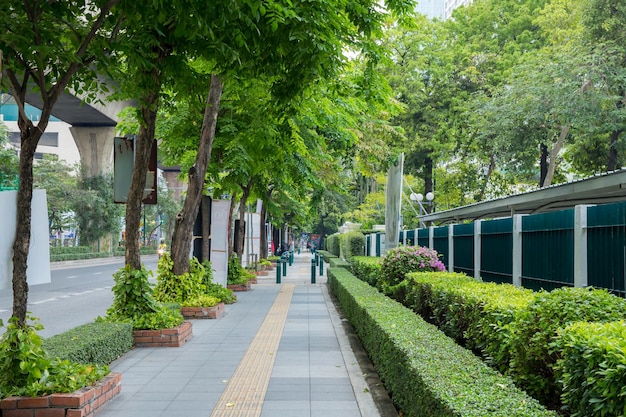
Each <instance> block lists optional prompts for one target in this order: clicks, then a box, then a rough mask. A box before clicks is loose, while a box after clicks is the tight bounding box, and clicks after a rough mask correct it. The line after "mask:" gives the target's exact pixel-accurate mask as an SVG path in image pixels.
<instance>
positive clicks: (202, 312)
mask: <svg viewBox="0 0 626 417" xmlns="http://www.w3.org/2000/svg"><path fill="white" fill-rule="evenodd" d="M181 312H182V314H183V317H184V318H186V319H218V318H220V317H222V316H223V315H224V313H225V310H224V303H218V304H216V305H214V306H213V307H181Z"/></svg>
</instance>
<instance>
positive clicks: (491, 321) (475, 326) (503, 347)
mask: <svg viewBox="0 0 626 417" xmlns="http://www.w3.org/2000/svg"><path fill="white" fill-rule="evenodd" d="M403 291H404V293H403V294H404V299H403V300H398V301H401V302H402V303H403V304H404V305H405V306H406V307H408V308H410V309H412V310H413V311H415V312H416V313H418V314H420V315H421V316H422V317H423V318H424V319H425V320H427V321H429V322H430V323H433V324H435V325H436V326H437V327H438V328H439V329H440V330H442V331H443V332H444V333H446V334H447V335H448V336H450V337H452V338H454V339H455V340H456V341H457V342H459V343H461V344H463V345H464V346H465V347H467V348H469V349H472V350H475V351H478V352H480V353H481V354H482V356H483V358H484V359H485V362H487V363H488V364H489V365H491V366H493V367H495V368H496V369H498V370H500V371H501V372H505V371H506V370H507V369H508V367H509V362H510V356H509V355H510V349H509V346H510V344H511V330H510V326H511V323H512V322H513V321H514V320H515V319H516V318H517V317H518V316H519V314H521V311H523V310H524V309H525V308H527V307H528V304H529V303H530V302H531V301H532V300H533V298H534V296H535V294H534V293H533V292H532V291H531V290H528V289H525V288H520V287H515V286H513V285H509V284H495V283H491V282H487V283H485V282H481V281H477V280H475V279H473V278H471V277H468V276H466V275H464V274H459V273H450V272H416V273H411V274H408V275H407V279H406V280H405V281H404V286H403Z"/></svg>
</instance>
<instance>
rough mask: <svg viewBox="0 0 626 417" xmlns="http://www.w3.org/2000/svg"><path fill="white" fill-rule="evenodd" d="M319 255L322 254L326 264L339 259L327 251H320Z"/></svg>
mask: <svg viewBox="0 0 626 417" xmlns="http://www.w3.org/2000/svg"><path fill="white" fill-rule="evenodd" d="M317 253H318V254H320V256H322V257H323V258H324V262H327V263H328V262H330V260H331V259H332V258H338V256H336V255H333V254H332V253H330V252H328V251H325V250H318V251H317Z"/></svg>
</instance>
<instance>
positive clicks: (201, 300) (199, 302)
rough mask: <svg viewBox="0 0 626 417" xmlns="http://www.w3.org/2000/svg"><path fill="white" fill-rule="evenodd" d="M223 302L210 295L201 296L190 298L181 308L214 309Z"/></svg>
mask: <svg viewBox="0 0 626 417" xmlns="http://www.w3.org/2000/svg"><path fill="white" fill-rule="evenodd" d="M220 302H221V301H220V299H219V298H217V297H212V296H210V295H204V294H202V295H199V296H197V297H194V298H188V299H187V300H185V301H184V302H183V303H182V304H181V306H182V307H213V306H215V305H217V304H219V303H220Z"/></svg>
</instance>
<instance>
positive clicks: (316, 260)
mask: <svg viewBox="0 0 626 417" xmlns="http://www.w3.org/2000/svg"><path fill="white" fill-rule="evenodd" d="M319 264H320V254H319V253H317V252H315V265H316V266H317V265H319Z"/></svg>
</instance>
